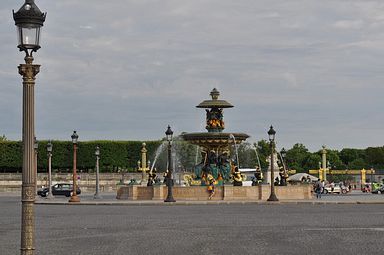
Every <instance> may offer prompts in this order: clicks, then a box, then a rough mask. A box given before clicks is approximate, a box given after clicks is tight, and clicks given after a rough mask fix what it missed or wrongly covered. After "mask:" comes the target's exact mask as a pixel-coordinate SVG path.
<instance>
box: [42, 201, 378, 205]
mask: <svg viewBox="0 0 384 255" xmlns="http://www.w3.org/2000/svg"><path fill="white" fill-rule="evenodd" d="M35 204H37V205H71V206H72V205H73V206H81V205H83V206H84V205H96V206H146V205H147V206H148V205H149V206H154V205H156V206H178V205H305V204H307V205H330V204H333V205H335V204H337V205H347V204H362V205H364V204H370V205H372V204H384V201H308V200H304V201H284V200H283V201H276V202H268V201H223V200H220V201H177V202H174V203H167V202H163V201H150V200H149V201H148V200H147V201H84V202H82V201H81V202H79V203H71V202H67V201H65V202H64V201H35Z"/></svg>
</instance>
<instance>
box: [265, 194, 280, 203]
mask: <svg viewBox="0 0 384 255" xmlns="http://www.w3.org/2000/svg"><path fill="white" fill-rule="evenodd" d="M267 201H270V202H275V201H279V199H278V198H277V197H276V195H275V194H274V193H272V194H271V195H270V196H269V198H268V199H267Z"/></svg>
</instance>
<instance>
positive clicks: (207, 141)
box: [116, 89, 311, 201]
mask: <svg viewBox="0 0 384 255" xmlns="http://www.w3.org/2000/svg"><path fill="white" fill-rule="evenodd" d="M210 95H211V97H212V99H210V100H205V101H203V102H202V103H200V104H199V105H197V106H196V107H197V108H204V109H205V111H206V129H207V131H208V132H199V133H184V134H182V135H181V136H182V138H183V139H184V140H185V141H187V142H189V143H191V144H195V145H198V148H199V149H198V150H196V153H198V152H199V151H200V153H201V155H202V160H201V162H200V163H198V164H196V166H195V167H194V173H193V174H192V175H189V176H187V177H188V178H184V180H185V181H187V183H188V184H189V185H186V186H181V185H175V186H174V187H173V188H172V190H173V196H174V197H175V199H176V201H183V200H184V201H188V200H203V201H204V200H208V199H209V200H211V199H212V200H243V201H244V200H247V201H257V200H267V198H268V197H269V195H270V187H269V185H268V184H260V185H257V186H240V185H234V184H235V182H234V183H233V184H232V183H229V182H230V181H231V179H232V178H233V179H234V180H236V181H237V184H240V183H241V178H242V177H241V176H239V174H240V172H239V171H238V167H237V166H238V164H239V157H238V152H237V147H236V144H240V143H241V142H243V141H245V140H246V139H247V138H248V137H249V136H248V135H247V134H244V133H232V132H231V133H225V132H223V130H224V128H225V125H224V120H223V109H224V108H232V107H233V105H231V104H230V103H228V102H227V101H225V100H220V99H219V95H220V93H219V91H217V89H213V90H212V91H211V93H210ZM232 146H234V148H235V153H236V159H234V160H231V157H230V149H231V147H232ZM160 147H161V146H160ZM160 150H161V148H159V151H158V152H156V156H155V159H154V162H153V164H152V168H153V167H154V165H155V163H156V159H157V157H158V154H160ZM255 152H256V154H257V150H256V149H255ZM276 156H277V155H274V157H276ZM174 158H175V157H174ZM257 158H258V155H257ZM197 159H198V157H197V156H196V160H197ZM275 162H276V161H275ZM258 164H259V168H257V169H255V171H256V173H258V174H259V175H261V169H260V160H259V158H258ZM276 168H277V167H276ZM276 168H275V169H276ZM277 169H278V168H277ZM150 173H152V171H150ZM212 182H214V184H215V185H218V186H217V187H216V188H214V190H215V192H214V195H213V196H212V197H211V196H209V192H208V187H212V185H211V184H212ZM226 184H229V185H226ZM207 186H208V187H207ZM275 188H276V194H277V196H278V197H279V199H309V198H311V186H309V185H307V186H299V185H292V186H278V187H275ZM211 194H212V193H211ZM166 195H167V187H166V186H164V185H152V186H140V185H126V186H121V187H120V188H119V189H118V191H117V196H116V198H117V199H127V200H158V201H164V199H165V197H166Z"/></svg>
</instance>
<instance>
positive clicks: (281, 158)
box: [277, 150, 286, 172]
mask: <svg viewBox="0 0 384 255" xmlns="http://www.w3.org/2000/svg"><path fill="white" fill-rule="evenodd" d="M277 153H278V154H279V156H280V160H281V164H282V165H283V169H284V172H286V169H285V164H284V160H283V156H281V153H280V151H279V150H277Z"/></svg>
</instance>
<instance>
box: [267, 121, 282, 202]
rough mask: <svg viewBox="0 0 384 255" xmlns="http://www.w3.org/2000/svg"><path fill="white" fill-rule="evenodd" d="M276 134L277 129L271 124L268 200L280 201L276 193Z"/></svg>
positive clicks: (269, 134) (269, 131)
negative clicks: (274, 161) (274, 162)
mask: <svg viewBox="0 0 384 255" xmlns="http://www.w3.org/2000/svg"><path fill="white" fill-rule="evenodd" d="M275 134H276V131H275V130H274V129H273V127H272V126H271V127H270V128H269V130H268V136H269V143H270V148H271V195H270V196H269V198H268V199H267V201H279V199H277V197H276V194H275V173H274V169H273V157H274V155H273V154H274V150H275Z"/></svg>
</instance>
